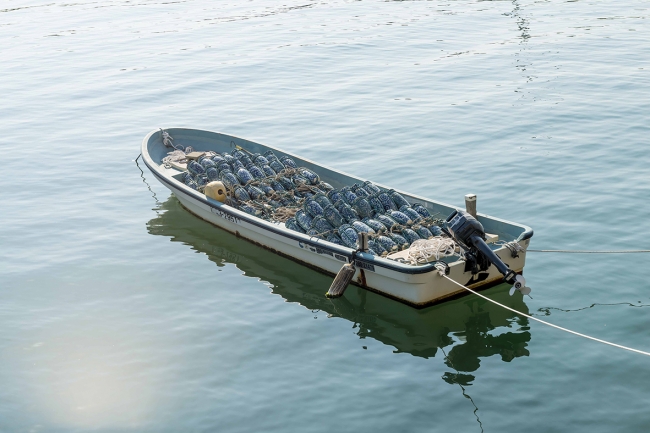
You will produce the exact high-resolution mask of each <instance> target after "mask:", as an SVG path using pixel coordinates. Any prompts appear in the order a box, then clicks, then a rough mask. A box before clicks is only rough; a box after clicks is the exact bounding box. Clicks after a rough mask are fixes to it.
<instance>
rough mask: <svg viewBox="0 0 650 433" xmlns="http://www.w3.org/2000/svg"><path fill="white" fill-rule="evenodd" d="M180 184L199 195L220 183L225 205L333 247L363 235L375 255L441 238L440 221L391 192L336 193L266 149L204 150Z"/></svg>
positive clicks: (358, 187) (368, 187) (358, 189)
mask: <svg viewBox="0 0 650 433" xmlns="http://www.w3.org/2000/svg"><path fill="white" fill-rule="evenodd" d="M182 180H183V183H185V185H187V186H188V187H190V188H192V189H195V190H197V191H201V192H202V190H203V188H204V187H205V185H206V184H207V183H208V182H211V181H213V180H220V181H222V182H223V184H224V186H225V187H226V189H227V196H228V200H227V204H228V205H230V206H233V207H235V208H237V209H239V210H241V211H243V212H246V213H248V214H250V215H254V216H256V217H258V218H262V219H264V220H267V221H271V222H276V223H283V224H284V226H285V227H286V228H288V229H289V230H293V231H296V232H299V233H305V234H308V235H309V236H313V237H316V238H319V239H323V240H326V241H328V242H332V243H334V244H338V245H344V246H347V247H350V248H357V239H358V234H359V233H362V232H363V233H368V235H369V237H370V243H369V247H370V249H369V252H370V253H371V254H375V255H379V256H386V255H388V254H390V253H393V252H396V251H400V250H403V249H406V248H409V246H410V245H411V244H412V243H413V242H416V241H417V240H420V239H432V238H433V237H436V236H441V235H442V236H444V235H445V234H444V233H443V231H442V229H441V227H440V226H441V225H442V223H443V221H442V220H440V219H435V218H434V216H433V215H432V214H431V213H430V212H429V211H428V210H427V209H426V207H425V206H424V205H423V204H421V203H409V202H408V200H406V199H405V198H404V197H403V196H402V195H401V194H400V193H398V192H397V191H395V190H393V189H388V190H386V189H382V188H379V187H378V186H376V185H374V184H373V183H371V182H369V181H366V182H363V183H362V184H359V183H355V184H353V185H346V186H343V187H342V188H338V189H337V188H334V187H332V186H331V185H330V184H328V183H326V182H323V181H322V179H321V177H320V175H319V174H318V173H316V172H315V171H314V170H312V169H307V168H304V167H300V166H298V164H296V162H295V161H294V160H293V159H292V158H290V157H288V156H286V155H282V156H280V157H278V156H277V155H275V153H274V152H273V151H271V150H268V151H266V152H265V153H264V154H259V153H249V152H247V151H244V150H242V149H240V148H237V149H235V150H233V151H232V152H229V153H223V154H219V153H216V152H206V153H205V154H204V155H202V156H201V157H200V158H199V159H197V160H196V161H189V162H188V164H187V172H185V173H184V175H183V178H182Z"/></svg>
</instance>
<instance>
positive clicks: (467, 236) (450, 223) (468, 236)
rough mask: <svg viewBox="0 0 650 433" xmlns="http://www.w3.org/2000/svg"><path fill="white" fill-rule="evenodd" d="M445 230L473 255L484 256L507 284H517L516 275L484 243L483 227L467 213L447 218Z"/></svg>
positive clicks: (458, 213) (454, 213)
mask: <svg viewBox="0 0 650 433" xmlns="http://www.w3.org/2000/svg"><path fill="white" fill-rule="evenodd" d="M447 230H449V232H450V234H451V235H452V236H453V237H454V238H455V239H456V241H457V242H459V243H461V244H463V245H464V246H466V247H467V248H469V250H470V252H471V253H473V254H474V255H482V256H484V257H485V258H486V259H487V260H488V261H489V262H490V263H492V264H493V265H494V266H496V268H497V269H498V270H499V272H501V274H503V279H504V281H506V282H507V283H509V284H515V283H516V282H517V274H516V273H515V272H514V271H512V270H511V269H510V268H508V265H506V264H505V263H503V261H502V260H501V259H500V258H499V256H497V255H496V254H495V253H494V251H492V249H491V248H490V247H489V246H488V244H486V243H485V230H484V229H483V225H482V224H481V223H480V222H478V220H477V219H476V218H474V217H473V216H472V215H470V214H469V213H467V212H465V211H462V210H456V211H455V212H453V213H452V214H451V215H449V217H448V218H447Z"/></svg>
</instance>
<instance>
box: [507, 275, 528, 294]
mask: <svg viewBox="0 0 650 433" xmlns="http://www.w3.org/2000/svg"><path fill="white" fill-rule="evenodd" d="M515 290H519V291H520V292H521V294H522V295H528V296H529V297H530V298H531V299H532V298H533V297H532V296H530V292H531V291H532V289H531V288H530V287H528V286H526V279H525V278H524V276H523V275H517V276H516V277H515V283H514V284H513V285H512V287H511V288H510V296H512V295H514V294H515Z"/></svg>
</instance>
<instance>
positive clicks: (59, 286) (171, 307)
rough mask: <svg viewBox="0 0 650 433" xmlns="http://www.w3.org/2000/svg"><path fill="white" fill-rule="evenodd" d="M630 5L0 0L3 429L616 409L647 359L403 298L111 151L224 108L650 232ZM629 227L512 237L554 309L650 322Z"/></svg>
mask: <svg viewBox="0 0 650 433" xmlns="http://www.w3.org/2000/svg"><path fill="white" fill-rule="evenodd" d="M649 7H650V4H649V3H648V2H647V1H644V0H621V1H617V2H602V1H595V0H592V1H584V0H581V1H568V2H566V1H559V0H548V1H532V0H530V1H524V0H512V1H467V0H466V1H453V2H452V1H440V0H433V1H412V2H411V1H401V2H390V1H378V0H364V1H354V2H352V1H343V0H321V1H313V2H309V0H305V1H292V0H287V1H284V2H272V1H269V0H252V1H247V2H235V1H219V2H210V1H205V0H203V1H200V0H195V1H185V2H161V1H153V0H141V1H139V2H132V1H117V0H114V1H103V0H99V1H94V2H91V1H78V2H59V1H56V0H54V1H48V2H45V1H40V0H31V1H27V0H20V1H19V0H5V1H4V2H3V3H2V4H0V43H1V46H2V62H0V77H1V79H0V94H1V95H2V104H0V143H1V144H2V147H1V149H2V155H3V162H2V175H0V188H1V190H2V191H3V192H2V208H1V209H2V211H1V212H0V223H1V224H0V245H1V246H2V248H0V282H1V283H0V296H1V302H0V365H2V368H0V384H1V385H2V386H0V431H3V432H5V431H7V432H82V431H83V432H86V431H100V432H123V431H138V432H140V431H142V432H177V431H187V432H203V431H224V432H258V431H264V432H285V431H300V432H329V431H346V432H347V431H355V432H396V431H404V432H429V431H435V432H449V431H457V432H480V431H484V432H504V431H527V432H565V431H571V432H573V431H588V432H612V431H617V432H640V431H648V430H650V415H649V414H648V410H647V407H648V394H649V392H650V384H649V383H648V381H647V380H646V378H647V377H648V376H647V375H648V374H649V373H650V359H648V358H646V357H643V356H640V355H636V354H633V353H628V352H623V351H620V350H617V349H614V348H611V347H606V346H602V345H599V344H597V343H594V342H589V341H586V340H582V339H579V338H577V337H575V336H571V335H568V334H563V333H560V332H559V331H557V330H554V329H551V328H547V327H545V326H543V325H541V324H538V323H536V322H532V321H531V322H529V321H527V320H524V319H520V318H517V317H516V316H515V315H514V314H510V313H508V312H507V311H503V310H500V309H499V308H497V307H494V306H492V305H490V304H488V303H487V302H485V301H483V300H481V299H478V298H476V297H473V296H469V297H464V298H462V299H459V300H456V301H453V302H450V303H446V304H444V305H439V306H436V307H431V308H428V309H424V310H414V309H411V308H409V307H406V306H404V305H401V304H397V303H395V302H393V301H390V300H387V299H385V298H382V297H380V296H378V295H375V294H372V293H368V292H365V291H363V290H361V289H358V288H356V287H353V288H350V289H349V290H348V291H347V292H346V296H345V297H344V298H341V299H339V300H336V301H328V300H326V299H325V298H324V297H323V293H324V292H325V291H326V290H327V287H328V286H329V284H330V282H331V279H330V278H329V277H327V276H324V275H321V274H319V273H317V272H314V271H312V270H309V269H306V268H303V267H301V266H299V265H297V264H294V263H293V262H290V261H288V260H286V259H282V258H278V257H276V256H274V255H272V254H270V253H269V252H267V251H265V250H262V249H260V248H258V247H256V246H253V245H252V244H249V243H247V242H245V241H242V240H238V239H236V238H234V237H233V236H231V235H229V234H227V233H225V232H223V231H220V230H219V229H216V228H214V227H213V226H211V225H209V224H207V223H205V222H203V221H201V220H198V219H197V218H195V217H194V216H192V215H191V214H189V213H188V212H187V211H185V210H184V209H183V208H182V207H180V205H179V203H178V202H177V201H176V199H174V198H173V197H171V196H170V194H169V192H168V191H167V190H166V189H165V188H164V187H162V186H161V185H159V184H157V183H156V181H155V179H154V178H153V176H152V175H150V174H149V173H148V172H146V171H145V172H144V174H142V173H141V172H140V170H139V169H138V166H137V165H136V164H135V162H134V159H135V158H136V157H137V156H138V152H139V145H140V142H141V140H142V138H143V137H144V135H145V134H146V133H148V132H149V131H150V130H152V129H154V128H158V127H165V126H188V127H195V128H201V129H210V130H218V131H223V132H226V133H230V134H233V135H239V136H242V137H245V138H248V139H251V140H255V141H260V142H263V143H266V144H269V145H272V146H276V147H279V148H282V149H286V150H288V151H291V152H294V153H296V154H299V155H303V156H305V157H307V158H309V159H312V160H315V161H318V162H321V163H323V164H325V165H328V166H331V167H334V168H337V169H340V170H343V171H347V172H350V173H354V174H356V175H358V176H361V177H364V178H368V179H371V180H375V181H379V182H381V183H384V184H388V185H391V186H394V187H395V188H399V189H403V190H406V191H409V192H413V193H416V194H420V195H423V196H427V197H431V198H434V199H437V200H441V201H444V202H447V203H452V204H455V205H458V206H462V204H463V196H464V194H466V193H469V192H473V193H476V194H478V197H479V199H478V207H479V210H480V211H482V212H484V213H487V214H490V215H494V216H497V217H502V218H506V219H509V220H513V221H517V222H520V223H523V224H526V225H529V226H531V227H533V228H534V229H535V236H534V237H533V240H532V245H531V248H540V249H541V248H548V249H553V248H561V249H637V248H641V249H647V248H650V240H648V238H647V233H648V232H650V223H649V222H648V218H647V215H648V212H649V211H650V205H648V204H647V198H648V196H649V193H650V185H649V179H650V168H649V164H648V156H647V150H648V144H649V143H648V137H649V136H650V134H649V132H650V127H649V126H648V121H647V118H648V114H649V113H650V97H649V96H648V95H650V76H649V74H648V72H649V69H650V45H649V44H648V43H647V41H648V40H650V26H648V24H647V21H648V18H649V17H650V11H649ZM649 261H650V255H643V254H638V255H608V256H600V255H599V256H594V255H560V254H543V253H537V254H534V253H530V254H529V256H528V261H527V265H526V272H525V275H526V278H527V280H528V282H529V284H530V285H531V286H532V287H533V293H532V295H533V299H529V298H526V299H521V297H519V298H517V297H514V298H509V297H508V295H507V290H508V287H506V286H499V287H495V288H493V289H490V290H489V291H487V292H486V293H487V294H488V295H489V296H490V297H492V298H494V299H496V300H499V301H501V302H506V303H507V304H508V305H511V306H513V307H514V308H517V309H519V310H520V311H525V312H529V313H531V314H534V315H538V316H540V317H542V318H544V319H545V320H548V321H551V322H553V323H555V324H558V325H561V326H565V327H568V328H571V329H575V330H577V331H580V332H585V333H588V334H591V335H594V336H596V337H599V338H603V339H606V340H611V341H614V342H617V343H620V344H624V345H629V346H632V347H636V348H639V349H642V350H650V338H649V331H648V329H650V318H649V317H648V311H649V310H648V308H647V307H648V306H649V305H650V299H649V297H650V292H649V291H648V283H647V279H646V277H645V271H646V270H647V269H648V263H649Z"/></svg>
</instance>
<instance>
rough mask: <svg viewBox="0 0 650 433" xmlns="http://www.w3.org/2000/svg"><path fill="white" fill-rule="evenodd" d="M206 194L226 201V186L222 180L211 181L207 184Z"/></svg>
mask: <svg viewBox="0 0 650 433" xmlns="http://www.w3.org/2000/svg"><path fill="white" fill-rule="evenodd" d="M205 195H207V196H208V197H210V198H212V199H215V200H217V201H220V202H221V203H225V202H226V187H225V186H223V183H222V182H219V181H218V180H215V181H213V182H210V183H209V184H207V185H206V186H205Z"/></svg>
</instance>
